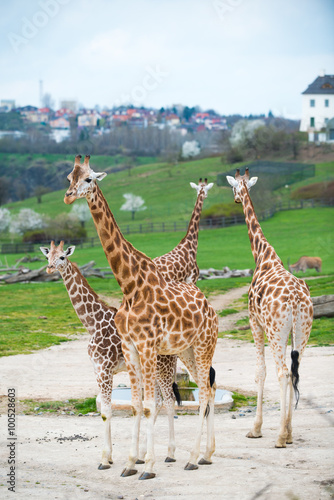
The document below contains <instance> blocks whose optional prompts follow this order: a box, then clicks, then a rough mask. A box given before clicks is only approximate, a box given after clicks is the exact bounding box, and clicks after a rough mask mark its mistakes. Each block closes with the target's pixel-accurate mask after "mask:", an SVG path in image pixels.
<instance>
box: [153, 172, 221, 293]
mask: <svg viewBox="0 0 334 500" xmlns="http://www.w3.org/2000/svg"><path fill="white" fill-rule="evenodd" d="M190 185H191V187H192V188H194V189H196V191H197V199H196V204H195V207H194V210H193V213H192V216H191V219H190V222H189V225H188V230H187V234H186V235H185V237H184V238H183V239H182V240H181V241H180V243H179V244H178V245H177V246H176V247H175V248H174V249H173V250H171V251H170V252H168V253H166V254H165V255H162V256H161V257H156V258H155V259H153V262H154V263H155V264H156V265H157V266H158V268H159V271H160V273H161V274H162V275H163V277H164V278H165V279H166V280H168V281H170V280H174V281H185V282H186V283H193V284H194V285H196V282H197V280H198V276H199V269H198V265H197V262H196V255H197V247H198V230H199V220H200V217H201V212H202V207H203V203H204V200H205V198H206V197H207V196H208V191H209V189H211V188H212V186H213V183H212V182H211V183H210V184H208V180H207V179H204V182H202V179H200V180H199V183H198V185H196V184H195V183H194V182H191V183H190Z"/></svg>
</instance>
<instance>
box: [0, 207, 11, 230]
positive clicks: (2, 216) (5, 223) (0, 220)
mask: <svg viewBox="0 0 334 500" xmlns="http://www.w3.org/2000/svg"><path fill="white" fill-rule="evenodd" d="M10 219H11V216H10V212H9V210H8V209H7V208H0V233H2V232H4V231H6V230H7V229H8V227H9V224H10Z"/></svg>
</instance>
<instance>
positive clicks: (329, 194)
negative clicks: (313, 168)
mask: <svg viewBox="0 0 334 500" xmlns="http://www.w3.org/2000/svg"><path fill="white" fill-rule="evenodd" d="M291 198H293V199H295V200H312V199H314V200H323V201H326V202H329V203H333V202H334V181H331V182H316V183H314V184H309V185H308V186H302V187H300V188H298V189H296V190H295V191H294V192H293V193H292V195H291Z"/></svg>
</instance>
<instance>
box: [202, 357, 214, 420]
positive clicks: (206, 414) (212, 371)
mask: <svg viewBox="0 0 334 500" xmlns="http://www.w3.org/2000/svg"><path fill="white" fill-rule="evenodd" d="M209 378H210V387H212V386H213V384H214V383H215V380H216V370H215V369H214V368H212V366H210V373H209ZM209 413H210V406H209V403H208V405H207V407H206V409H205V413H204V417H205V418H206V417H207V416H208V415H209Z"/></svg>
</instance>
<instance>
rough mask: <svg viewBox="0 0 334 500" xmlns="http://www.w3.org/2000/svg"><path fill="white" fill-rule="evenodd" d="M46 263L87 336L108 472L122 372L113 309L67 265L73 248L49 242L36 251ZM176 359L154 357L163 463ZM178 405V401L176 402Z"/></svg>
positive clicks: (169, 457) (172, 439) (103, 461)
mask: <svg viewBox="0 0 334 500" xmlns="http://www.w3.org/2000/svg"><path fill="white" fill-rule="evenodd" d="M40 250H41V252H42V253H43V254H44V255H45V256H46V258H47V260H48V266H47V273H48V274H52V273H54V272H55V271H58V272H59V273H60V275H61V277H62V279H63V281H64V285H65V287H66V289H67V292H68V295H69V298H70V300H71V303H72V305H73V308H74V310H75V312H76V313H77V315H78V318H79V319H80V321H81V323H82V324H83V326H84V327H85V328H86V329H87V331H88V333H89V334H90V340H89V343H88V355H89V358H90V360H91V362H92V364H93V367H94V372H95V376H96V382H97V385H98V388H99V391H100V392H99V395H98V397H97V403H98V402H100V405H101V417H102V419H103V421H104V426H105V432H104V447H103V451H102V459H101V463H100V465H99V467H98V468H99V469H100V470H103V469H108V468H110V464H112V463H113V460H112V440H111V415H112V409H111V407H112V388H113V377H114V375H116V374H117V373H119V372H122V371H126V364H125V361H124V356H123V352H122V342H121V338H120V336H119V334H118V331H117V328H116V325H115V315H116V313H117V309H116V308H115V307H111V306H108V305H107V304H105V303H104V302H103V301H102V300H101V299H100V298H99V297H98V295H97V294H96V293H95V291H94V290H93V289H92V287H91V286H90V285H89V283H88V281H87V280H86V278H85V277H84V276H83V275H82V273H81V272H80V270H79V268H78V266H77V265H76V264H75V263H73V262H71V261H69V260H68V257H69V256H70V255H72V254H73V252H74V250H75V246H69V247H68V248H67V249H66V250H64V241H61V242H60V244H59V245H58V247H57V246H56V245H55V243H54V241H51V245H50V248H47V247H40ZM175 368H176V357H172V356H158V359H157V378H156V385H155V400H156V414H155V417H154V418H155V419H156V418H157V416H158V413H159V411H160V409H161V407H162V404H163V402H164V405H165V408H166V411H167V415H168V422H169V442H168V454H167V458H166V460H168V461H175V459H174V454H175V437H174V402H175V396H174V394H175V395H176V397H177V398H178V392H177V387H175V384H174V374H175ZM178 402H179V401H178Z"/></svg>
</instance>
